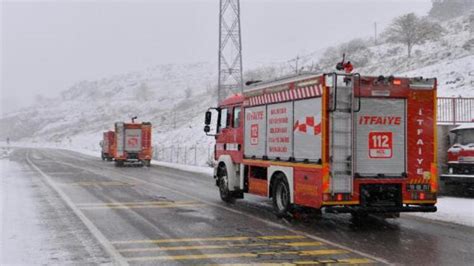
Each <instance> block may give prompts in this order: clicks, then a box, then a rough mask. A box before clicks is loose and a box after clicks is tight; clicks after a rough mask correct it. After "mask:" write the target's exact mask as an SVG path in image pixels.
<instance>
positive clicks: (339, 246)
mask: <svg viewBox="0 0 474 266" xmlns="http://www.w3.org/2000/svg"><path fill="white" fill-rule="evenodd" d="M60 163H61V164H64V165H69V166H71V167H73V168H79V169H82V170H85V171H89V172H91V173H94V174H96V173H95V172H94V171H92V170H91V169H88V168H84V167H80V166H77V165H73V164H69V163H65V162H60ZM114 172H115V171H114ZM115 173H116V174H117V175H119V176H122V177H124V178H128V179H131V180H134V181H140V182H143V183H146V184H149V185H151V186H154V187H157V188H161V189H165V190H168V191H171V192H173V193H176V194H179V195H182V196H184V197H187V198H189V199H192V200H196V201H199V202H203V203H205V204H207V205H209V206H214V207H216V208H220V209H224V210H226V211H229V212H233V213H236V214H239V215H243V216H246V217H248V218H250V219H253V220H257V221H259V222H262V223H264V224H267V225H269V226H273V227H276V228H279V229H283V230H287V231H288V232H292V233H294V234H298V235H303V236H306V237H308V238H310V239H313V240H317V241H320V242H323V243H325V244H328V245H333V246H335V247H338V248H341V249H345V250H348V251H350V252H352V253H355V254H359V255H361V256H365V257H367V258H370V259H372V260H375V261H377V262H380V263H384V264H391V263H390V262H388V261H387V260H385V259H382V258H379V257H375V256H373V255H370V254H367V253H365V252H362V251H358V250H355V249H352V248H349V247H346V246H344V245H341V244H337V243H335V242H332V241H330V240H326V239H324V238H321V237H318V236H314V235H311V234H308V233H305V232H302V231H299V230H295V229H292V228H290V227H288V226H285V225H282V224H279V223H276V222H272V221H268V220H265V219H263V218H260V217H256V216H253V215H251V214H247V213H245V212H242V211H239V210H236V209H232V208H229V207H226V206H223V205H219V204H216V203H214V202H211V201H207V200H203V199H201V198H199V197H195V196H191V195H190V194H188V193H184V192H181V191H179V190H175V189H173V188H169V187H166V186H163V185H158V184H156V183H152V182H150V181H146V180H144V179H139V178H135V177H131V176H127V175H124V174H122V173H119V172H115Z"/></svg>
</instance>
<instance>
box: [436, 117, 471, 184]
mask: <svg viewBox="0 0 474 266" xmlns="http://www.w3.org/2000/svg"><path fill="white" fill-rule="evenodd" d="M451 132H452V133H453V134H454V139H453V141H452V143H453V145H452V146H451V148H449V150H448V173H447V174H443V175H442V176H441V180H442V181H444V182H445V183H446V184H463V185H466V186H465V188H467V189H469V190H471V192H472V190H473V187H474V123H471V124H464V125H461V126H458V127H456V128H454V129H452V130H451Z"/></svg>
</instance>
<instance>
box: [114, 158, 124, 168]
mask: <svg viewBox="0 0 474 266" xmlns="http://www.w3.org/2000/svg"><path fill="white" fill-rule="evenodd" d="M115 166H116V167H122V166H123V161H122V160H116V161H115Z"/></svg>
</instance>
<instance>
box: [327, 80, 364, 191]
mask: <svg viewBox="0 0 474 266" xmlns="http://www.w3.org/2000/svg"><path fill="white" fill-rule="evenodd" d="M331 76H332V77H333V82H332V88H331V96H332V99H331V105H332V106H331V109H330V110H329V111H330V118H329V119H330V164H331V192H332V193H352V182H353V177H354V158H353V154H354V137H355V136H354V135H355V134H354V123H353V121H354V113H355V112H358V110H355V108H354V84H355V83H356V82H355V81H356V77H359V75H358V74H353V75H346V74H336V73H333V74H329V75H328V77H331ZM358 80H359V81H360V77H359V78H358ZM357 105H358V106H357V109H359V108H360V102H359V103H358V104H357Z"/></svg>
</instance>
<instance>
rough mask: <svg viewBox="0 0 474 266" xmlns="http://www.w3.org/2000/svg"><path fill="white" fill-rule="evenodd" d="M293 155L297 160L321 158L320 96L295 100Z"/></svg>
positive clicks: (313, 160) (311, 160)
mask: <svg viewBox="0 0 474 266" xmlns="http://www.w3.org/2000/svg"><path fill="white" fill-rule="evenodd" d="M294 109H295V110H294V111H295V113H294V116H295V118H294V120H295V121H294V122H293V125H294V127H293V132H294V157H295V159H296V160H297V161H300V160H308V161H310V162H317V161H318V160H319V159H321V132H322V125H321V110H322V107H321V98H312V99H306V100H300V101H295V108H294Z"/></svg>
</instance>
